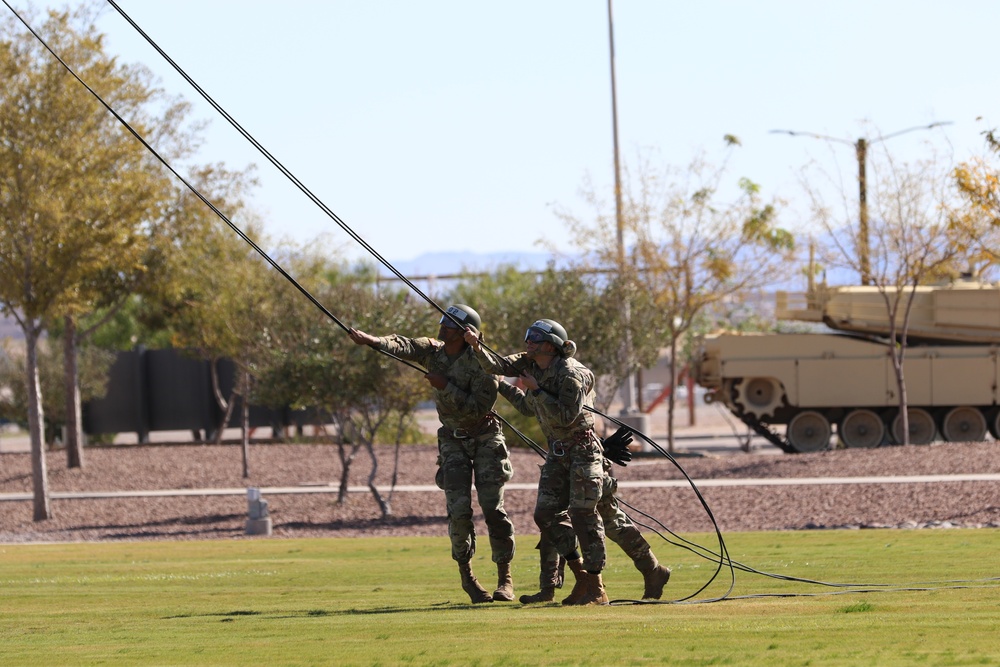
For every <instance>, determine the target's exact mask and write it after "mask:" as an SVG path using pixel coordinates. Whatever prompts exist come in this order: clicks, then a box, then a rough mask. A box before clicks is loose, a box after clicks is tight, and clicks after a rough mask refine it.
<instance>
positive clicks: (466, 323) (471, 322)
mask: <svg viewBox="0 0 1000 667" xmlns="http://www.w3.org/2000/svg"><path fill="white" fill-rule="evenodd" d="M444 312H445V314H444V315H442V316H441V321H440V322H439V324H443V325H445V326H446V327H451V328H452V329H462V328H465V327H472V328H473V329H475V330H476V331H479V330H480V329H481V328H482V324H483V321H482V320H481V319H480V318H479V313H477V312H476V311H474V310H473V309H472V308H469V307H468V306H466V305H465V304H462V303H456V304H454V305H452V306H448V310H446V311H444ZM452 318H454V319H452ZM456 320H458V322H459V323H461V325H462V326H458V325H457V324H455V321H456Z"/></svg>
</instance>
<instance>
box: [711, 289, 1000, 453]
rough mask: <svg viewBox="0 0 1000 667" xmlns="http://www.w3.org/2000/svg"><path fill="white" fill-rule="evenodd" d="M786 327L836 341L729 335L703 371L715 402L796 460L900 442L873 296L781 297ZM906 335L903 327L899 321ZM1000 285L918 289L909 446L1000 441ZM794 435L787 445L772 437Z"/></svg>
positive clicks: (714, 347) (877, 297) (718, 341)
mask: <svg viewBox="0 0 1000 667" xmlns="http://www.w3.org/2000/svg"><path fill="white" fill-rule="evenodd" d="M776 315H777V317H778V318H779V319H784V320H796V321H802V322H815V323H818V324H825V325H826V326H827V327H829V328H830V329H834V330H836V332H837V333H804V334H742V335H741V334H720V335H717V336H710V337H706V339H705V340H704V341H703V344H702V346H701V350H700V353H699V358H698V359H697V360H696V363H695V377H696V380H697V382H698V383H699V384H700V385H701V386H703V387H705V388H707V389H708V390H709V392H708V393H707V394H706V396H705V398H706V400H707V401H709V402H718V403H722V404H724V405H725V406H726V407H727V408H728V409H729V410H731V411H732V412H733V413H734V414H735V415H736V416H737V417H739V418H740V419H741V420H743V421H744V422H745V423H747V424H748V425H749V426H750V427H751V428H753V429H754V430H755V431H757V432H758V433H760V434H761V435H763V436H764V437H766V438H768V440H770V441H771V442H773V443H774V444H776V445H778V446H779V447H781V448H782V449H784V450H785V451H787V452H809V451H816V450H821V449H826V448H828V447H830V446H831V436H832V435H834V434H836V436H837V439H838V440H839V443H840V444H841V445H842V446H844V447H878V446H881V445H884V444H893V443H898V442H901V441H902V437H901V430H902V420H901V419H900V415H899V408H898V406H899V392H898V388H897V382H896V376H895V372H894V371H893V367H892V360H891V356H890V354H891V353H890V348H889V345H890V341H889V335H890V332H889V317H888V311H887V308H886V306H885V301H884V299H883V296H882V295H881V294H880V293H879V290H878V289H877V288H875V287H826V286H819V287H816V288H813V289H811V290H810V291H809V292H807V293H805V294H793V293H788V292H778V293H777V303H776ZM898 321H899V324H900V325H901V324H902V315H900V317H899V320H898ZM998 345H1000V285H997V284H991V283H984V282H980V281H978V280H975V279H971V278H964V279H961V280H956V281H954V282H951V283H948V284H946V285H936V286H922V287H919V288H917V291H916V295H915V298H914V303H913V307H912V310H911V314H910V322H909V327H908V331H907V348H906V354H905V357H904V365H903V371H904V376H905V381H906V394H907V404H908V406H909V407H908V417H909V441H910V443H912V444H927V443H930V442H933V441H935V440H937V439H943V440H946V441H949V442H966V441H978V440H984V439H986V437H987V434H988V433H989V434H991V435H992V436H993V437H994V438H997V439H1000V407H998V404H1000V390H998V379H1000V376H998V367H997V351H998ZM781 425H785V427H786V428H785V432H784V436H782V435H780V434H779V433H778V432H776V431H775V430H773V429H774V427H776V426H781Z"/></svg>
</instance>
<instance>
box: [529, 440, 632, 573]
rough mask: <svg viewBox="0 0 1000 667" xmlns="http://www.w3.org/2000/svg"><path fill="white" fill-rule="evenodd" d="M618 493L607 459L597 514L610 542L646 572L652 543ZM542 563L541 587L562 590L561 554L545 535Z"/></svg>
mask: <svg viewBox="0 0 1000 667" xmlns="http://www.w3.org/2000/svg"><path fill="white" fill-rule="evenodd" d="M617 492H618V480H617V479H615V478H614V477H612V476H611V461H608V460H607V459H604V480H603V484H602V495H601V500H600V502H598V503H597V511H598V513H599V514H600V515H601V519H602V520H603V521H604V530H605V533H606V534H607V538H608V539H609V540H611V541H612V542H614V543H615V544H617V545H618V546H619V547H620V548H621V550H622V551H624V552H625V555H626V556H628V557H629V558H631V559H632V562H633V563H635V565H636V567H637V568H639V569H640V570H642V569H643V567H644V566H645V564H646V562H648V561H649V559H650V556H651V554H652V550H651V548H650V546H649V542H647V541H646V538H645V537H643V536H642V533H641V532H639V529H638V528H636V527H635V524H633V523H632V521H631V519H629V518H628V515H626V514H625V512H623V511H622V510H621V508H620V507H618V501H617V500H616V499H615V494H616V493H617ZM535 548H536V549H538V554H539V558H540V560H541V571H540V572H539V573H538V584H539V586H540V587H541V588H542V589H545V588H559V587H560V586H561V585H562V579H561V577H562V575H561V573H560V572H559V565H560V564H559V559H560V553H559V551H558V550H557V549H556V547H555V545H554V544H553V543H552V541H551V540H548V539H546V538H545V536H544V535H543V536H542V538H541V539H540V540H539V541H538V545H537V546H536V547H535Z"/></svg>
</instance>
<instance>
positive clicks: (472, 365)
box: [349, 304, 514, 603]
mask: <svg viewBox="0 0 1000 667" xmlns="http://www.w3.org/2000/svg"><path fill="white" fill-rule="evenodd" d="M446 312H447V314H446V315H445V316H443V317H442V318H441V323H440V324H441V326H440V330H439V331H438V338H439V339H440V340H435V339H433V338H406V337H403V336H400V335H397V334H392V335H389V336H384V337H381V338H376V337H375V336H371V335H369V334H366V333H365V332H363V331H358V330H357V329H351V330H350V331H349V335H350V337H351V340H353V341H354V342H355V343H357V344H358V345H369V346H371V347H374V348H376V349H378V350H381V351H384V352H388V353H390V354H393V355H395V356H397V357H399V358H400V359H407V360H410V361H415V362H417V363H419V364H421V365H422V366H423V367H424V368H426V369H427V374H426V375H425V376H424V377H425V378H427V381H428V382H429V383H430V384H431V386H432V387H434V390H435V391H434V394H435V402H436V404H437V411H438V418H439V419H440V420H441V428H440V429H438V472H437V475H436V476H435V482H436V483H437V485H438V487H440V488H441V489H443V490H444V496H445V504H446V506H447V509H448V534H449V536H450V537H451V556H452V558H453V559H455V561H457V562H458V569H459V573H460V574H461V577H462V589H463V590H464V591H465V592H466V593H468V595H469V598H470V599H471V600H472V602H474V603H479V602H492V601H494V600H503V601H508V602H509V601H511V600H513V599H514V584H513V581H512V579H511V572H510V563H511V561H512V560H513V558H514V525H513V524H512V523H511V521H510V519H509V518H508V516H507V512H506V511H505V510H504V505H503V495H504V484H505V483H506V482H508V481H510V479H511V477H512V476H513V473H514V471H513V468H512V466H511V463H510V452H509V451H508V450H507V444H506V442H504V438H503V432H502V430H501V428H500V421H499V419H497V417H496V415H495V414H493V412H492V410H493V406H494V404H495V403H496V399H497V378H496V377H494V376H493V375H491V374H489V373H487V372H485V371H483V369H482V368H480V366H479V363H478V362H477V360H476V358H475V357H474V356H473V354H472V351H471V350H470V348H469V345H468V344H467V343H466V342H465V340H464V338H463V329H467V330H472V331H476V332H477V333H478V330H479V328H480V327H481V325H482V323H481V320H480V318H479V314H478V313H476V311H475V310H473V309H472V308H470V307H469V306H466V305H463V304H455V305H453V306H450V307H449V308H448V310H447V311H446ZM449 316H450V317H449ZM455 320H457V321H458V322H459V323H461V326H459V325H458V324H456V323H455ZM473 480H475V485H476V492H477V493H478V495H479V506H480V507H481V508H482V510H483V518H484V519H485V521H486V526H487V529H488V532H489V537H490V546H491V547H492V550H493V562H494V563H496V565H497V588H496V590H495V591H494V592H493V594H492V595H491V594H490V593H489V592H488V591H487V590H486V589H484V588H483V587H482V585H481V584H480V583H479V581H478V580H477V579H476V575H475V574H474V573H473V572H472V565H471V561H472V557H473V556H474V555H475V553H476V529H475V525H474V524H473V521H472V484H473Z"/></svg>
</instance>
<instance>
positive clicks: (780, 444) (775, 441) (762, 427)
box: [737, 412, 799, 454]
mask: <svg viewBox="0 0 1000 667" xmlns="http://www.w3.org/2000/svg"><path fill="white" fill-rule="evenodd" d="M737 417H739V418H740V421H742V422H743V423H744V424H746V425H747V426H749V427H750V428H752V429H753V430H754V432H755V433H756V434H757V435H759V436H761V437H762V438H764V439H765V440H767V441H768V442H770V443H771V444H772V445H774V446H775V447H777V448H778V449H780V450H781V451H783V452H784V453H786V454H798V453H799V452H798V451H797V450H796V449H795V448H794V447H792V446H791V444H789V442H788V440H787V439H785V438H783V437H781V436H780V435H778V434H777V433H775V432H774V431H772V430H771V429H770V428H768V427H767V425H766V424H762V423H761V422H759V421H757V420H756V419H754V418H753V417H751V416H750V415H748V414H745V413H742V412H741V413H740V414H738V415H737Z"/></svg>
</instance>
